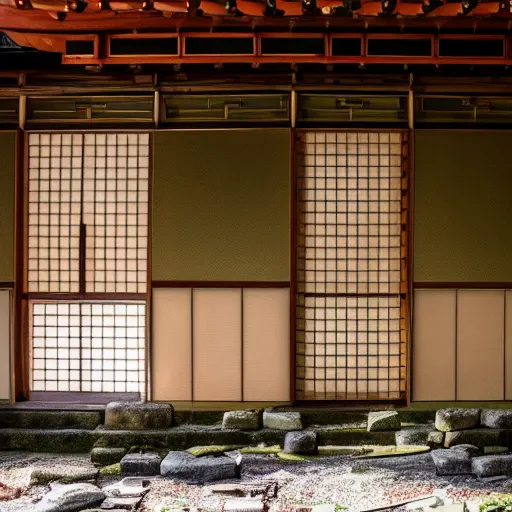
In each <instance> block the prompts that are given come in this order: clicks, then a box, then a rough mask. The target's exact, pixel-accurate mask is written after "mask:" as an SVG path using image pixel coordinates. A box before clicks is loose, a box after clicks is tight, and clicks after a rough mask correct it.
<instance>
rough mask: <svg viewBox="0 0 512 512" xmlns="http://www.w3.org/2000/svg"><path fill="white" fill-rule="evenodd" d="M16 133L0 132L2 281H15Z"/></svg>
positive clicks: (0, 260)
mask: <svg viewBox="0 0 512 512" xmlns="http://www.w3.org/2000/svg"><path fill="white" fill-rule="evenodd" d="M15 154H16V133H15V132H0V241H1V243H0V281H13V280H14V159H15Z"/></svg>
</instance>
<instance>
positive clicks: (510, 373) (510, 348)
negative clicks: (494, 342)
mask: <svg viewBox="0 0 512 512" xmlns="http://www.w3.org/2000/svg"><path fill="white" fill-rule="evenodd" d="M505 293H506V295H505V301H506V302H505V327H506V330H505V370H506V372H505V400H512V291H510V290H509V291H507V292H505Z"/></svg>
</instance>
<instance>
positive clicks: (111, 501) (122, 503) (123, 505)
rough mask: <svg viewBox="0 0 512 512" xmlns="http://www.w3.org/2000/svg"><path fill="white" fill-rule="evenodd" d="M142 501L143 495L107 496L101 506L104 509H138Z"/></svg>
mask: <svg viewBox="0 0 512 512" xmlns="http://www.w3.org/2000/svg"><path fill="white" fill-rule="evenodd" d="M141 501H142V496H132V497H126V496H123V497H114V498H107V499H106V500H105V501H104V502H103V503H102V504H101V508H102V509H104V510H114V509H115V510H137V507H138V506H139V505H140V502H141Z"/></svg>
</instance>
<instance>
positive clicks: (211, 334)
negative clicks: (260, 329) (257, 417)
mask: <svg viewBox="0 0 512 512" xmlns="http://www.w3.org/2000/svg"><path fill="white" fill-rule="evenodd" d="M241 294H242V290H240V289H197V288H196V289H194V298H193V303H194V307H193V312H194V316H193V322H194V349H193V365H194V366H193V367H194V400H198V401H210V400H213V401H226V402H227V401H239V400H241V399H242V389H241V388H242V295H241Z"/></svg>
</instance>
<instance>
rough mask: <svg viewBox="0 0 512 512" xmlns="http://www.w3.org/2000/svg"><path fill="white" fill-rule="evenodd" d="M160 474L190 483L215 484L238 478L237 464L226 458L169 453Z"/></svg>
mask: <svg viewBox="0 0 512 512" xmlns="http://www.w3.org/2000/svg"><path fill="white" fill-rule="evenodd" d="M160 474H161V475H162V476H165V477H168V478H175V479H177V480H184V481H186V482H189V483H205V482H214V481H216V480H225V479H228V478H236V475H237V463H236V461H235V460H233V459H231V458H229V457H226V456H220V457H213V456H211V455H208V456H206V457H194V456H193V455H191V454H190V453H186V452H169V454H168V455H167V457H165V459H164V460H163V461H162V464H161V466H160Z"/></svg>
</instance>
